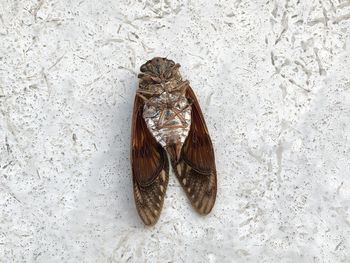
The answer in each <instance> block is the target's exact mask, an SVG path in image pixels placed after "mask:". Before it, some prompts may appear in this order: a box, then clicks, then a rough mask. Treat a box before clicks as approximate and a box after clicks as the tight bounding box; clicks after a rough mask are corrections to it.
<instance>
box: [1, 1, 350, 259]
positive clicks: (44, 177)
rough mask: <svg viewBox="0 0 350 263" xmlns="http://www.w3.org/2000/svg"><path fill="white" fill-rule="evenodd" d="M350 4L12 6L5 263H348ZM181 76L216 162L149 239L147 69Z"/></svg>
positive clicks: (4, 165)
mask: <svg viewBox="0 0 350 263" xmlns="http://www.w3.org/2000/svg"><path fill="white" fill-rule="evenodd" d="M349 46H350V1H347V0H317V1H316V0H310V1H309V0H307V1H306V0H257V1H251V0H235V1H232V0H226V1H224V0H214V1H212V0H207V1H194V0H192V1H191V0H182V1H169V0H138V1H135V0H129V1H126V0H122V1H118V0H82V1H73V0H70V1H69V0H66V1H63V0H61V1H49V0H39V1H34V0H22V1H19V0H1V1H0V262H6V263H7V262H45V263H46V262H220V263H221V262H267V263H270V262H332V263H333V262H350V240H349V237H350V210H349V209H350V208H349V206H350V178H349V176H350V163H349V162H350V161H349V160H350V47H349ZM153 56H168V57H169V58H171V59H173V60H175V61H176V62H179V63H180V64H181V65H182V68H181V72H182V74H183V76H184V77H185V78H187V79H188V80H190V81H191V84H192V87H193V89H194V90H195V92H196V93H197V96H198V99H199V101H200V103H201V105H202V108H203V111H204V115H205V117H206V120H207V124H208V127H209V130H210V133H211V136H212V139H213V143H214V146H215V152H216V158H217V169H218V180H219V181H218V184H219V185H218V198H217V203H216V206H215V208H214V210H213V211H212V213H211V214H210V215H209V216H207V217H200V216H198V215H197V214H196V213H195V212H194V211H193V210H192V209H191V207H190V205H189V203H188V202H187V200H186V198H185V194H184V193H183V192H182V189H181V187H180V185H179V183H178V182H177V181H176V179H175V177H174V175H173V174H171V180H170V183H169V188H168V191H167V196H166V200H165V204H164V209H163V212H162V215H161V219H160V221H159V222H158V224H157V225H156V226H155V227H152V228H145V227H144V226H143V224H142V223H141V221H140V219H139V218H138V215H137V213H136V209H135V206H134V200H133V195H132V187H131V174H130V164H129V161H130V158H129V141H130V119H131V110H132V102H133V96H134V93H135V90H136V88H137V73H138V68H139V66H140V64H142V63H143V62H144V61H145V60H148V59H150V58H152V57H153Z"/></svg>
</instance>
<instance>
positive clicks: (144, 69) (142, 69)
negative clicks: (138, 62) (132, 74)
mask: <svg viewBox="0 0 350 263" xmlns="http://www.w3.org/2000/svg"><path fill="white" fill-rule="evenodd" d="M140 70H141V72H145V71H146V70H147V66H146V64H143V65H142V66H141V68H140Z"/></svg>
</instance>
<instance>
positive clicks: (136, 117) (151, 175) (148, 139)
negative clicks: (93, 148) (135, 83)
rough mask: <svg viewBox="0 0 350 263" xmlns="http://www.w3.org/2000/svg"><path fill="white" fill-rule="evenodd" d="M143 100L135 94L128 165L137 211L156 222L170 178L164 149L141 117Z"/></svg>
mask: <svg viewBox="0 0 350 263" xmlns="http://www.w3.org/2000/svg"><path fill="white" fill-rule="evenodd" d="M143 104H144V103H143V100H142V99H141V98H140V97H138V96H136V97H135V101H134V111H133V120H132V131H131V166H132V175H133V187H134V198H135V203H136V208H137V211H138V213H139V215H140V217H141V219H142V221H143V222H144V223H145V224H146V225H153V224H155V223H156V222H157V221H158V219H159V216H160V212H161V210H162V206H163V201H164V196H165V191H166V188H167V185H168V180H169V163H168V158H167V155H166V151H165V150H164V149H163V147H162V146H161V145H160V144H159V143H157V141H156V140H155V139H154V137H153V136H152V135H151V133H150V132H149V130H148V128H147V125H146V123H145V121H144V119H143V117H142V112H143Z"/></svg>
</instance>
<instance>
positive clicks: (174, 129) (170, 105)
mask: <svg viewBox="0 0 350 263" xmlns="http://www.w3.org/2000/svg"><path fill="white" fill-rule="evenodd" d="M143 118H144V119H145V121H146V124H147V127H148V129H149V130H150V132H151V133H152V135H153V136H154V138H155V139H156V140H157V142H159V143H160V144H161V145H162V146H163V147H167V146H170V145H173V144H176V145H179V146H181V147H182V145H183V143H184V141H185V139H186V137H187V135H188V132H189V130H190V127H191V105H190V104H189V102H188V100H187V98H186V97H185V95H183V93H182V92H178V91H176V92H167V91H164V92H163V93H161V94H160V95H158V96H152V97H151V98H150V99H149V100H147V101H146V102H145V105H144V108H143Z"/></svg>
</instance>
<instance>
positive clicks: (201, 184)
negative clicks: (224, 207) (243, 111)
mask: <svg viewBox="0 0 350 263" xmlns="http://www.w3.org/2000/svg"><path fill="white" fill-rule="evenodd" d="M186 96H187V98H188V99H189V100H190V101H191V102H192V123H191V129H190V132H189V134H188V137H187V138H186V141H185V143H184V145H183V147H182V151H181V156H180V158H179V161H178V162H177V163H172V165H173V168H174V171H175V174H176V176H177V177H178V179H179V181H180V184H181V185H182V187H183V188H184V190H185V192H186V194H187V197H188V198H189V200H190V202H191V204H192V206H193V207H194V208H195V209H196V210H197V211H198V213H200V214H208V213H209V212H210V211H211V209H212V208H213V206H214V203H215V199H216V191H217V181H216V168H215V158H214V151H213V146H212V143H211V139H210V137H209V133H208V129H207V126H206V124H205V120H204V117H203V114H202V111H201V109H200V107H199V103H198V101H197V98H196V96H195V94H194V92H193V90H192V89H191V87H188V88H187V94H186Z"/></svg>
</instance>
